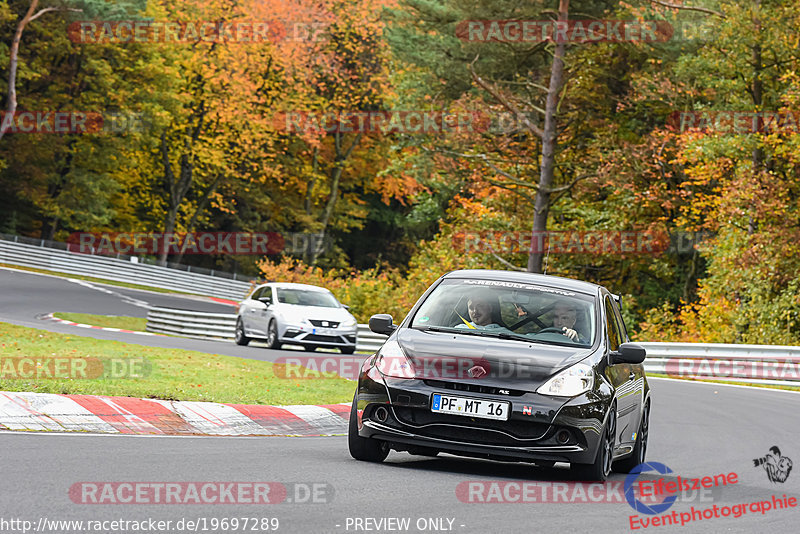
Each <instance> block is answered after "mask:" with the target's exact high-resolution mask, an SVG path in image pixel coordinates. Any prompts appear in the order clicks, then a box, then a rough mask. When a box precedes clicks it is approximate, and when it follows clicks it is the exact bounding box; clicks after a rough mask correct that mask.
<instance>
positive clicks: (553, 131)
mask: <svg viewBox="0 0 800 534" xmlns="http://www.w3.org/2000/svg"><path fill="white" fill-rule="evenodd" d="M568 18H569V0H559V4H558V21H559V22H563V23H566V22H567V20H568ZM554 35H555V32H554ZM566 48H567V45H566V43H565V42H557V43H556V48H555V54H554V56H553V66H552V67H551V70H550V86H549V87H548V90H547V104H546V106H545V116H544V131H543V135H542V160H541V162H542V163H541V169H540V173H539V187H538V189H537V190H536V198H535V200H534V207H533V227H532V228H531V251H530V254H529V255H528V272H531V273H541V272H542V264H543V260H544V257H545V255H546V254H547V247H546V246H542V245H544V241H545V236H546V234H545V232H547V216H548V215H549V213H550V189H551V187H552V185H553V179H554V176H555V167H556V146H557V137H558V125H557V121H556V118H557V117H556V116H557V114H558V102H559V97H560V95H561V89H562V87H563V85H564V54H565V52H566Z"/></svg>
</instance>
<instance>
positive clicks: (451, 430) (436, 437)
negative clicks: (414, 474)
mask: <svg viewBox="0 0 800 534" xmlns="http://www.w3.org/2000/svg"><path fill="white" fill-rule="evenodd" d="M602 389H603V388H601V389H600V390H598V389H595V390H594V391H591V392H588V393H586V394H584V395H581V396H578V397H575V398H571V399H564V398H556V397H549V396H545V395H539V394H538V393H534V392H526V391H516V390H513V389H508V390H503V391H502V392H500V390H498V389H497V388H490V387H484V386H476V385H473V384H464V383H459V382H446V381H439V380H436V381H432V380H419V379H394V378H386V377H383V376H381V375H379V374H378V373H377V371H376V370H375V369H372V370H371V371H370V372H367V373H362V375H361V377H360V378H359V388H358V396H357V401H356V402H357V406H358V409H359V412H360V417H359V432H358V434H359V435H360V436H361V437H365V438H374V439H379V440H382V441H386V442H388V443H389V444H390V446H391V448H393V449H395V450H401V451H402V450H408V451H412V452H413V451H414V449H418V448H422V449H433V450H438V451H442V452H449V453H452V454H457V455H462V456H472V457H480V458H490V459H496V460H506V461H528V462H536V461H537V460H538V461H546V462H551V461H552V462H570V463H592V462H593V461H594V458H595V455H596V452H597V447H598V444H599V441H600V434H601V430H602V428H603V425H604V423H605V416H606V414H607V412H608V408H609V406H610V404H611V402H612V401H613V393H611V392H610V390H609V391H602ZM434 393H443V394H448V395H457V396H463V397H474V398H477V399H487V400H494V401H506V402H509V403H510V408H511V410H510V412H509V418H508V420H507V421H497V420H491V419H481V418H474V417H468V416H462V415H448V414H440V413H435V412H432V411H431V408H430V406H431V399H432V396H433V394H434ZM381 406H382V407H384V408H386V410H378V408H379V407H381ZM362 410H363V411H362ZM565 436H568V439H566V440H565V439H564V437H565Z"/></svg>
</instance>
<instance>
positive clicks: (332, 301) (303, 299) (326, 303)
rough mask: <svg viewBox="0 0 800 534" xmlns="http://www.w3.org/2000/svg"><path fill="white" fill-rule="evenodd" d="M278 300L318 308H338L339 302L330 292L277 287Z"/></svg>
mask: <svg viewBox="0 0 800 534" xmlns="http://www.w3.org/2000/svg"><path fill="white" fill-rule="evenodd" d="M277 289H278V302H282V303H284V304H296V305H297V306H315V307H318V308H338V307H339V302H338V301H337V300H336V297H334V296H333V295H332V294H330V293H326V292H324V291H314V290H311V289H287V288H283V287H279V288H277Z"/></svg>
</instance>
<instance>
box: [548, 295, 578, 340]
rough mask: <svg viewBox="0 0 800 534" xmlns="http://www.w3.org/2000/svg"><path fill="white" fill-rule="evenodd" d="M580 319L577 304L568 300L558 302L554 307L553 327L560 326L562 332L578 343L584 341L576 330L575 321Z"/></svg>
mask: <svg viewBox="0 0 800 534" xmlns="http://www.w3.org/2000/svg"><path fill="white" fill-rule="evenodd" d="M577 321H578V310H577V308H576V307H575V304H573V303H571V302H568V301H564V300H561V301H558V302H556V305H555V308H553V327H554V328H560V329H561V332H562V333H563V334H564V335H565V336H567V337H568V338H570V339H571V340H572V341H574V342H576V343H581V342H583V340H582V339H580V337H581V336H580V335H579V334H578V331H577V330H575V323H576V322H577Z"/></svg>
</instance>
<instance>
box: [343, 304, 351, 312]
mask: <svg viewBox="0 0 800 534" xmlns="http://www.w3.org/2000/svg"><path fill="white" fill-rule="evenodd" d="M342 308H344V309H345V310H347V311H350V306H348V305H347V304H342Z"/></svg>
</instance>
